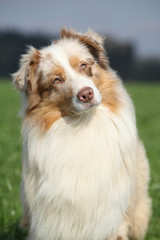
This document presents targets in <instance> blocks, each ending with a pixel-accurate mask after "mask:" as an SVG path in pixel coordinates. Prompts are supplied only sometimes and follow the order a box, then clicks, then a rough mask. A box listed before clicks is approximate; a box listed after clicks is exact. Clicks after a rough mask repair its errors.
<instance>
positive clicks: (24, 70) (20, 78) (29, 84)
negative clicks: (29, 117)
mask: <svg viewBox="0 0 160 240" xmlns="http://www.w3.org/2000/svg"><path fill="white" fill-rule="evenodd" d="M39 60H40V52H39V51H38V50H37V49H35V48H33V47H29V49H28V51H27V53H26V54H24V55H22V57H21V59H20V68H19V70H18V71H17V72H16V73H14V74H12V77H13V85H14V86H15V87H16V88H18V89H19V90H20V91H21V92H23V91H24V92H25V93H26V94H27V96H28V108H27V110H28V111H30V110H32V109H33V108H35V107H36V106H37V105H38V104H39V101H40V96H39V94H38V84H37V80H38V75H37V69H38V64H39Z"/></svg>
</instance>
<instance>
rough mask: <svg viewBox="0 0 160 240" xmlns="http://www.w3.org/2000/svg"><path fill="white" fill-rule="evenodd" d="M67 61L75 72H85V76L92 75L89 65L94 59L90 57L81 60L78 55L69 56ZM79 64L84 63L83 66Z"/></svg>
mask: <svg viewBox="0 0 160 240" xmlns="http://www.w3.org/2000/svg"><path fill="white" fill-rule="evenodd" d="M69 63H70V65H71V67H72V68H73V69H75V70H76V71H77V72H79V73H82V74H86V75H87V76H90V77H91V76H92V70H91V65H93V63H94V61H93V60H92V59H87V61H81V60H80V59H79V58H78V56H76V55H75V56H71V57H70V58H69ZM81 64H84V65H85V68H81Z"/></svg>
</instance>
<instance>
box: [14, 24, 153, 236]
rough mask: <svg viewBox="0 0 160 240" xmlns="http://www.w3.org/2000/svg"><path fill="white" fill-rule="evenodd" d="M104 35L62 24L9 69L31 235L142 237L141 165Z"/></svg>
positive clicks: (144, 192)
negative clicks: (18, 113) (16, 95)
mask: <svg viewBox="0 0 160 240" xmlns="http://www.w3.org/2000/svg"><path fill="white" fill-rule="evenodd" d="M103 44H104V39H103V37H101V36H100V35H99V34H97V33H95V32H94V31H92V30H88V31H87V32H86V33H84V34H82V33H78V32H76V31H74V30H72V29H69V30H67V29H66V28H63V29H62V31H61V38H60V39H58V40H56V41H54V42H53V43H52V44H51V45H50V46H47V47H44V48H42V49H40V50H37V49H35V48H34V47H29V49H28V51H27V53H26V54H24V55H23V56H22V58H21V60H20V68H19V70H18V71H17V72H16V73H14V74H13V84H14V85H15V86H16V87H17V88H18V89H19V91H20V93H21V95H22V102H23V104H22V105H23V107H22V115H23V125H22V137H23V166H22V183H21V199H22V206H23V211H24V217H23V219H22V225H23V226H25V227H28V229H29V236H28V239H30V240H44V239H45V240H127V239H134V240H142V239H144V236H145V234H146V231H147V227H148V222H149V218H150V215H151V199H150V197H149V196H148V183H149V164H148V160H147V157H146V154H145V150H144V147H143V143H142V142H141V141H140V140H139V137H138V134H137V128H136V120H135V112H134V107H133V104H132V101H131V99H130V97H129V95H128V94H127V92H126V90H125V88H124V86H123V84H122V82H121V80H120V78H119V77H118V76H117V74H116V72H114V71H113V70H112V69H111V67H110V65H109V60H108V57H107V55H106V53H105V50H104V45H103Z"/></svg>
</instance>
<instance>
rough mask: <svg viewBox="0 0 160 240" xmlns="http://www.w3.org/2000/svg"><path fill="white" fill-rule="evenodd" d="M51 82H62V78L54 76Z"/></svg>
mask: <svg viewBox="0 0 160 240" xmlns="http://www.w3.org/2000/svg"><path fill="white" fill-rule="evenodd" d="M53 82H54V83H59V82H62V80H61V79H60V78H55V79H54V80H53Z"/></svg>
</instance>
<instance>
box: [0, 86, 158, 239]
mask: <svg viewBox="0 0 160 240" xmlns="http://www.w3.org/2000/svg"><path fill="white" fill-rule="evenodd" d="M126 87H127V89H128V92H129V93H130V95H131V97H132V99H133V101H134V103H135V107H136V114H137V125H138V129H139V135H140V137H141V139H142V140H143V141H144V144H145V147H146V150H147V155H148V157H149V159H150V166H151V182H150V188H149V191H150V196H151V197H152V200H153V216H152V219H151V221H150V226H149V230H148V234H147V236H146V240H160V85H158V84H155V85H153V84H148V85H145V84H135V83H133V84H131V83H130V84H127V85H126ZM0 109H1V114H0V240H2V239H3V240H13V239H24V236H25V234H26V233H25V232H24V231H23V230H22V229H20V228H19V227H18V223H19V220H20V218H21V214H22V213H21V205H20V200H19V198H20V197H19V184H20V177H21V137H20V119H19V118H18V115H17V113H18V111H19V109H20V99H19V96H18V94H17V92H16V91H15V90H14V89H13V88H12V86H11V83H10V82H9V81H0Z"/></svg>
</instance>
